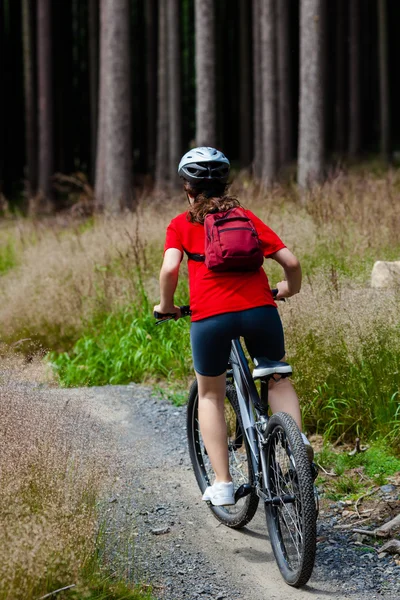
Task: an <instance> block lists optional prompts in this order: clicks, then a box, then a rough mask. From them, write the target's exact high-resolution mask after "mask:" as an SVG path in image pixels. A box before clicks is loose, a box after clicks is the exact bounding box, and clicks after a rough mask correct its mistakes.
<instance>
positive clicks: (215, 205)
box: [183, 181, 241, 223]
mask: <svg viewBox="0 0 400 600" xmlns="http://www.w3.org/2000/svg"><path fill="white" fill-rule="evenodd" d="M183 187H184V189H185V192H186V193H187V194H190V196H192V197H193V198H194V202H193V204H191V205H190V207H189V210H188V217H187V218H188V221H190V222H191V223H204V219H205V217H206V215H207V214H208V213H210V212H219V211H224V210H229V209H230V208H234V207H235V206H241V204H240V202H239V200H238V199H237V198H234V197H233V196H228V195H227V193H226V192H227V188H228V186H227V185H226V184H224V183H214V184H213V185H212V187H210V188H208V189H201V188H197V187H193V186H191V185H190V183H189V182H188V181H185V183H184V185H183Z"/></svg>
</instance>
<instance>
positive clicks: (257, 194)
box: [0, 172, 400, 350]
mask: <svg viewBox="0 0 400 600" xmlns="http://www.w3.org/2000/svg"><path fill="white" fill-rule="evenodd" d="M399 179H400V176H399V175H398V174H397V173H396V172H389V173H387V174H386V175H385V176H384V177H381V178H377V177H375V178H372V177H370V178H365V177H363V176H344V175H340V176H338V177H336V178H335V179H333V180H332V181H330V182H328V183H326V184H325V185H324V186H322V187H320V188H316V189H315V190H314V191H313V193H312V194H310V195H309V197H308V198H307V201H306V205H305V207H303V206H301V205H300V203H299V201H298V199H297V197H296V194H295V192H294V191H293V190H292V189H291V188H288V187H286V188H279V187H277V188H275V189H273V190H271V191H269V192H265V191H262V190H260V189H259V188H257V187H256V186H255V185H254V184H253V183H251V182H250V181H246V180H238V181H237V182H236V183H235V184H234V186H233V191H234V192H235V193H237V195H238V196H239V198H240V199H241V200H242V202H243V203H244V204H245V205H246V206H248V207H249V208H252V209H253V210H255V211H256V212H257V213H258V214H259V215H260V217H261V218H263V219H264V220H265V221H266V222H267V223H268V224H269V225H270V226H271V227H272V228H273V229H275V230H276V231H277V232H278V233H279V235H280V236H281V237H282V239H283V240H284V241H285V243H286V244H287V245H288V246H289V247H290V248H291V249H292V250H293V251H294V252H295V253H296V254H297V255H298V256H299V258H300V260H301V262H302V265H303V269H304V272H305V276H306V278H309V279H310V278H311V279H312V278H314V276H315V274H316V273H318V271H320V270H321V269H323V270H324V271H327V272H333V273H334V274H333V276H332V277H333V279H332V285H335V283H334V278H335V277H337V276H339V277H340V278H342V279H343V278H344V279H345V278H346V277H347V278H350V279H351V280H352V281H354V282H357V283H359V284H360V285H365V284H367V283H368V277H369V272H370V269H371V267H372V264H373V261H374V260H375V259H385V258H386V259H391V258H394V257H396V256H398V253H399V248H400V245H399V243H398V231H399V225H400V222H399V219H400V216H399V211H398V209H397V202H398V198H399V193H400V192H399V190H400V182H399ZM185 202H186V200H185V197H184V196H183V194H182V195H179V196H177V197H175V198H165V197H164V198H161V197H160V198H157V197H144V198H143V199H142V201H141V203H140V206H139V209H138V211H137V213H136V214H126V215H124V216H122V217H119V218H116V219H104V218H101V217H99V218H97V219H96V220H95V221H94V222H93V221H91V220H90V221H88V222H87V223H86V224H83V225H82V224H78V225H77V224H74V223H69V222H66V221H65V219H60V218H59V219H58V220H52V221H49V222H47V223H46V222H41V223H39V224H38V223H29V222H26V221H25V222H21V221H16V222H14V223H10V224H8V226H7V228H5V226H4V225H3V227H2V230H1V232H2V233H3V234H4V235H5V231H7V239H8V243H10V242H9V240H10V239H11V238H14V239H15V240H17V243H16V248H17V251H18V256H17V259H16V260H17V265H18V266H16V267H15V268H13V269H11V270H9V271H8V272H7V273H5V274H4V275H3V276H1V280H0V282H1V286H0V336H1V339H3V341H6V342H11V343H12V342H17V341H18V340H21V339H25V338H31V339H32V340H33V341H34V342H37V343H39V344H41V345H43V346H44V347H46V348H52V349H56V350H61V349H65V348H68V347H70V345H71V343H72V342H73V341H75V340H76V339H77V338H78V337H79V336H80V335H81V333H82V331H83V329H85V327H87V325H88V323H90V322H92V321H93V319H94V318H95V317H96V316H97V317H99V318H102V317H104V315H107V314H109V313H110V312H112V311H114V310H116V309H119V308H121V307H123V306H126V305H127V304H129V303H134V302H137V299H138V268H140V272H141V276H142V278H143V281H144V284H145V288H146V290H147V292H148V294H149V296H150V298H151V299H156V296H157V279H158V267H159V265H160V262H161V252H162V246H163V242H164V236H165V227H166V224H167V223H168V221H169V220H170V219H171V218H172V217H173V216H175V215H176V214H177V213H178V212H180V211H182V210H185V206H186V204H185ZM267 270H268V272H269V273H270V274H271V277H272V279H275V278H276V277H278V276H280V274H279V270H278V269H277V267H276V265H273V264H272V263H271V261H269V263H268V264H267ZM335 273H336V274H335ZM28 345H29V341H28V342H25V343H24V344H22V349H24V348H26V347H27V346H28Z"/></svg>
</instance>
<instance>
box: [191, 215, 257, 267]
mask: <svg viewBox="0 0 400 600" xmlns="http://www.w3.org/2000/svg"><path fill="white" fill-rule="evenodd" d="M204 233H205V242H204V251H205V252H204V254H191V253H189V252H187V251H186V254H187V255H188V257H189V258H191V259H192V260H196V261H199V262H203V261H204V262H205V264H206V267H208V268H209V269H211V271H256V270H257V269H259V268H260V267H261V265H262V264H263V262H264V255H263V252H262V249H261V244H260V240H259V238H258V234H257V231H256V228H255V227H254V224H253V222H252V220H251V219H250V218H249V217H248V216H247V215H246V213H245V211H244V210H243V209H242V208H240V207H235V208H231V209H229V210H227V211H223V212H217V213H209V214H208V215H206V218H205V219H204Z"/></svg>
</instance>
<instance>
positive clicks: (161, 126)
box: [156, 0, 169, 189]
mask: <svg viewBox="0 0 400 600" xmlns="http://www.w3.org/2000/svg"><path fill="white" fill-rule="evenodd" d="M167 1H168V0H159V4H158V92H157V153H156V186H157V187H158V188H160V189H161V188H163V187H164V185H165V183H166V181H167V179H168V174H169V142H168V112H169V111H168V81H167V76H168V75H167Z"/></svg>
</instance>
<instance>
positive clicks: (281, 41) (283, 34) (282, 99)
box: [276, 0, 293, 165]
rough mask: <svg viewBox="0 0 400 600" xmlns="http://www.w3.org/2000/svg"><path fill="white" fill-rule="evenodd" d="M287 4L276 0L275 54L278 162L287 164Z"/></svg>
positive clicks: (290, 129)
mask: <svg viewBox="0 0 400 600" xmlns="http://www.w3.org/2000/svg"><path fill="white" fill-rule="evenodd" d="M289 2H290V0H277V3H276V7H277V34H278V35H277V42H278V43H277V54H278V92H279V101H278V123H279V161H280V164H281V165H285V164H287V163H288V162H289V161H290V160H291V159H292V158H293V142H292V140H293V134H292V132H293V117H292V108H291V69H290V35H289V33H290V32H289V26H290V22H289V17H290V13H289Z"/></svg>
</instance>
